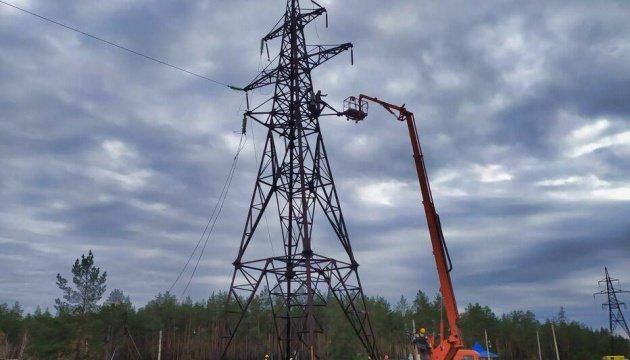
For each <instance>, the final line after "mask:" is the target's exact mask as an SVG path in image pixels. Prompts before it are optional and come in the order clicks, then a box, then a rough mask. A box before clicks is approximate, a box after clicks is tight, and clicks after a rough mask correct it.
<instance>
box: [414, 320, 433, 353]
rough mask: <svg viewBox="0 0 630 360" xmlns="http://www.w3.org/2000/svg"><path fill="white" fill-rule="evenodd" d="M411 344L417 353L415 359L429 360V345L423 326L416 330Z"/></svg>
mask: <svg viewBox="0 0 630 360" xmlns="http://www.w3.org/2000/svg"><path fill="white" fill-rule="evenodd" d="M413 344H414V346H415V349H416V351H417V354H418V355H417V356H418V357H417V360H429V354H431V345H430V344H429V339H428V338H427V331H426V330H425V328H420V330H418V334H417V336H416V337H415V339H413Z"/></svg>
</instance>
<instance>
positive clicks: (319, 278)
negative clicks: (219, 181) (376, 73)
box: [220, 0, 380, 360]
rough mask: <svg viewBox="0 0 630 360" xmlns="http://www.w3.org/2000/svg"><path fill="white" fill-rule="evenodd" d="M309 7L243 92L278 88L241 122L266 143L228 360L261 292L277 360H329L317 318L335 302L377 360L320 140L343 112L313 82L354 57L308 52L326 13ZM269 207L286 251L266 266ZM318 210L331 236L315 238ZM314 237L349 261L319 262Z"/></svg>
mask: <svg viewBox="0 0 630 360" xmlns="http://www.w3.org/2000/svg"><path fill="white" fill-rule="evenodd" d="M312 4H313V7H314V8H312V9H301V8H300V3H299V1H298V0H288V1H287V5H286V12H285V14H284V17H283V18H282V19H281V20H280V21H279V22H278V24H276V26H275V27H274V28H273V29H272V30H271V32H269V33H268V34H267V35H266V36H265V37H263V39H262V43H261V45H266V44H267V42H268V41H270V40H272V39H275V38H280V39H281V44H280V53H279V55H278V58H277V59H278V60H277V65H276V67H275V68H273V69H265V70H263V71H262V72H261V73H260V74H259V75H258V76H257V77H256V78H255V79H254V80H253V81H252V82H251V83H250V84H249V85H247V86H245V87H244V90H245V91H246V92H249V91H252V90H255V89H258V88H261V87H264V86H270V85H273V86H274V90H273V95H272V96H271V97H270V98H268V99H267V100H265V101H262V102H261V104H260V105H258V107H255V108H254V109H253V110H249V105H248V110H247V111H246V112H245V115H244V117H245V118H244V121H245V120H246V119H248V118H249V119H252V120H254V121H255V122H257V123H259V124H261V125H262V126H264V127H265V128H266V141H265V145H264V149H263V153H262V158H261V161H260V166H259V169H258V174H257V179H256V183H255V186H254V192H253V195H252V199H251V204H250V207H249V211H248V214H247V220H246V222H245V229H244V230H243V235H242V238H241V244H240V248H239V251H238V255H237V256H236V260H234V263H233V264H234V273H233V276H232V283H231V285H230V290H229V293H228V299H227V302H226V304H227V310H226V312H227V315H226V319H225V324H224V331H225V333H224V336H223V338H222V342H221V344H220V353H221V359H226V358H227V357H228V354H229V352H228V349H229V347H230V344H231V343H232V341H233V340H234V338H235V335H236V334H237V330H238V328H239V325H240V324H241V323H242V321H243V319H244V317H245V316H246V315H247V312H248V309H249V306H250V304H251V302H252V299H254V296H255V295H256V294H257V293H262V294H263V295H265V296H269V304H270V306H271V311H272V313H273V317H274V325H275V331H274V334H273V336H274V337H275V339H276V341H275V342H276V345H275V350H274V353H275V354H277V355H276V356H273V358H274V359H278V358H280V359H284V360H288V359H290V358H293V359H321V358H322V355H321V354H320V349H319V348H318V345H319V344H322V343H323V342H324V341H323V338H322V337H321V334H322V333H323V328H322V325H321V323H320V321H319V320H318V318H317V317H316V312H317V308H318V307H321V306H326V305H327V301H328V300H329V299H334V302H336V303H338V304H339V305H340V306H341V309H342V310H343V312H344V314H345V317H346V318H347V320H348V321H349V322H350V324H351V326H352V328H353V329H354V331H355V332H356V334H357V336H358V338H359V340H360V341H361V343H362V345H363V346H364V348H365V350H366V353H367V354H366V355H369V356H371V358H372V359H378V358H380V357H379V356H378V355H379V354H378V350H377V347H376V341H375V338H374V335H373V332H372V326H371V323H370V318H369V316H368V311H367V309H366V303H365V298H364V294H363V290H362V288H361V282H360V280H359V274H358V272H357V268H358V266H359V265H358V263H357V261H356V260H355V257H354V255H353V253H352V247H351V245H350V239H349V237H348V231H347V230H346V224H345V221H344V217H343V214H342V212H341V207H340V204H339V198H338V195H337V190H336V188H335V182H334V181H333V176H332V172H331V168H330V164H329V163H328V157H327V155H326V147H325V146H324V140H323V138H322V134H321V132H320V123H319V117H320V116H325V115H338V112H337V111H336V110H334V109H333V108H332V107H330V106H329V105H328V104H326V103H325V102H324V101H323V100H322V96H325V95H321V93H320V92H317V93H316V92H315V90H314V89H313V84H312V79H311V74H312V71H313V70H314V69H315V68H316V67H317V66H319V65H321V64H322V63H324V62H326V61H327V60H329V59H331V58H332V57H334V56H336V55H338V54H340V53H342V52H344V51H346V50H349V49H351V48H352V44H351V43H345V44H342V45H307V44H306V41H305V36H304V29H305V27H306V26H307V24H309V23H310V22H312V21H313V20H315V19H316V18H317V17H319V16H321V15H324V14H326V9H325V8H323V7H321V6H319V5H318V4H317V3H315V2H314V1H313V2H312ZM263 48H264V47H263V46H261V51H262V50H263ZM267 53H268V47H267ZM326 112H327V113H326ZM270 207H271V208H272V211H274V210H275V209H276V208H277V212H278V216H279V220H280V231H281V234H282V235H281V236H282V244H283V251H282V253H281V254H278V255H275V254H272V255H273V256H271V257H267V258H263V259H260V258H257V257H258V256H260V255H257V254H254V256H253V257H254V258H253V259H252V258H251V257H252V256H251V255H252V253H254V252H255V251H258V253H259V251H260V246H261V245H265V242H260V244H258V245H259V246H256V245H253V244H256V241H255V240H257V239H254V233H255V232H256V230H257V229H258V227H259V225H260V222H261V220H263V221H266V219H265V218H264V213H265V211H267V210H269V208H270ZM316 210H317V211H318V212H321V213H322V214H323V217H325V218H326V220H327V221H326V223H328V224H329V225H330V228H327V231H326V230H325V231H323V232H317V233H316V234H317V235H315V236H313V227H314V224H313V218H314V214H315V212H316ZM318 229H319V228H318ZM265 235H266V232H265ZM315 238H317V240H325V239H333V241H332V243H331V242H330V241H328V242H327V243H326V245H327V248H328V249H330V247H329V246H330V245H331V244H332V245H336V246H337V248H338V251H337V252H336V254H343V255H342V256H343V258H344V259H343V260H338V259H335V258H332V257H328V256H324V255H321V254H319V253H317V252H316V251H315V246H314V242H315V241H314V240H315ZM252 240H254V241H252ZM252 248H254V249H252ZM248 249H250V251H249V255H250V257H248V256H247V254H248ZM329 251H330V250H329ZM318 339H319V341H318Z"/></svg>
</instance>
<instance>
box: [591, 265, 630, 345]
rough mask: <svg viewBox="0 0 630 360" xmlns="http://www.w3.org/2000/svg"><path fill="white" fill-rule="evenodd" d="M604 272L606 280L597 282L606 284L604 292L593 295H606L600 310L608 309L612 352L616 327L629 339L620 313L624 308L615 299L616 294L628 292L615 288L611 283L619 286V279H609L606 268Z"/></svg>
mask: <svg viewBox="0 0 630 360" xmlns="http://www.w3.org/2000/svg"><path fill="white" fill-rule="evenodd" d="M604 271H605V273H606V278H605V279H602V280H600V281H599V285H600V286H601V285H602V283H606V290H602V291H600V292H598V293H595V295H607V297H608V302H606V303H603V304H602V308H604V309H605V308H608V316H609V328H610V347H611V350H613V351H614V337H615V330H616V329H617V327H620V328H621V329H622V330H623V331H625V333H626V335H627V336H628V338H630V330H628V324H627V323H626V319H625V318H624V317H623V313H622V312H621V307H622V306H623V307H624V308H625V307H626V304H625V303H624V302H620V301H619V300H618V299H617V294H621V293H627V292H629V291H626V290H621V289H619V288H615V287H614V285H613V283H614V282H616V283H617V285H619V279H611V278H610V275H608V268H607V267H605V268H604Z"/></svg>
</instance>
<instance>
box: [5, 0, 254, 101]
mask: <svg viewBox="0 0 630 360" xmlns="http://www.w3.org/2000/svg"><path fill="white" fill-rule="evenodd" d="M0 3H2V4H4V5H7V6H10V7H12V8H14V9H16V10H19V11H22V12H24V13H26V14H29V15H32V16H35V17H37V18H39V19H42V20H45V21H48V22H50V23H52V24H55V25H58V26H61V27H63V28H65V29H67V30H71V31H74V32H76V33H79V34H81V35H84V36H87V37H89V38H92V39H94V40H98V41H101V42H103V43H105V44H107V45H110V46H113V47H116V48H118V49H121V50H124V51H127V52H130V53H132V54H134V55H137V56H140V57H143V58H145V59H147V60H150V61H153V62H156V63H158V64H161V65H164V66H168V67H170V68H173V69H175V70H179V71H182V72H185V73H187V74H189V75H193V76H196V77H198V78H201V79H204V80H207V81H210V82H213V83H215V84H217V85H222V86H227V87H228V88H230V89H232V90H236V91H244V90H243V89H242V88H240V87H238V86H234V85H229V84H226V83H224V82H221V81H219V80H215V79H211V78H209V77H207V76H203V75H200V74H197V73H195V72H192V71H190V70H186V69H184V68H181V67H179V66H176V65H173V64H169V63H167V62H166V61H162V60H159V59H156V58H154V57H152V56H149V55H145V54H143V53H141V52H139V51H136V50H133V49H130V48H128V47H125V46H122V45H119V44H116V43H114V42H111V41H109V40H105V39H103V38H101V37H98V36H96V35H92V34H89V33H87V32H85V31H83V30H79V29H77V28H75V27H72V26H69V25H65V24H63V23H61V22H59V21H56V20H53V19H51V18H48V17H45V16H42V15H39V14H37V13H34V12H32V11H29V10H26V9H23V8H21V7H19V6H16V5H13V4H10V3H8V2H6V1H3V0H0Z"/></svg>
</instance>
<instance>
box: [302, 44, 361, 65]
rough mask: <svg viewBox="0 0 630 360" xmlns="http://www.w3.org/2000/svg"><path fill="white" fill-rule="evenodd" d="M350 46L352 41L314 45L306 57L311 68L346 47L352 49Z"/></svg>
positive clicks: (344, 49)
mask: <svg viewBox="0 0 630 360" xmlns="http://www.w3.org/2000/svg"><path fill="white" fill-rule="evenodd" d="M352 46H353V45H352V43H345V44H341V45H315V46H314V47H313V49H311V50H310V51H309V53H308V55H307V56H306V57H307V60H308V62H309V64H310V66H311V69H312V68H314V67H316V66H318V65H321V64H323V63H324V62H326V61H328V60H330V59H332V58H333V57H335V56H337V55H339V54H340V53H342V52H344V51H346V50H348V49H352Z"/></svg>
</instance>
